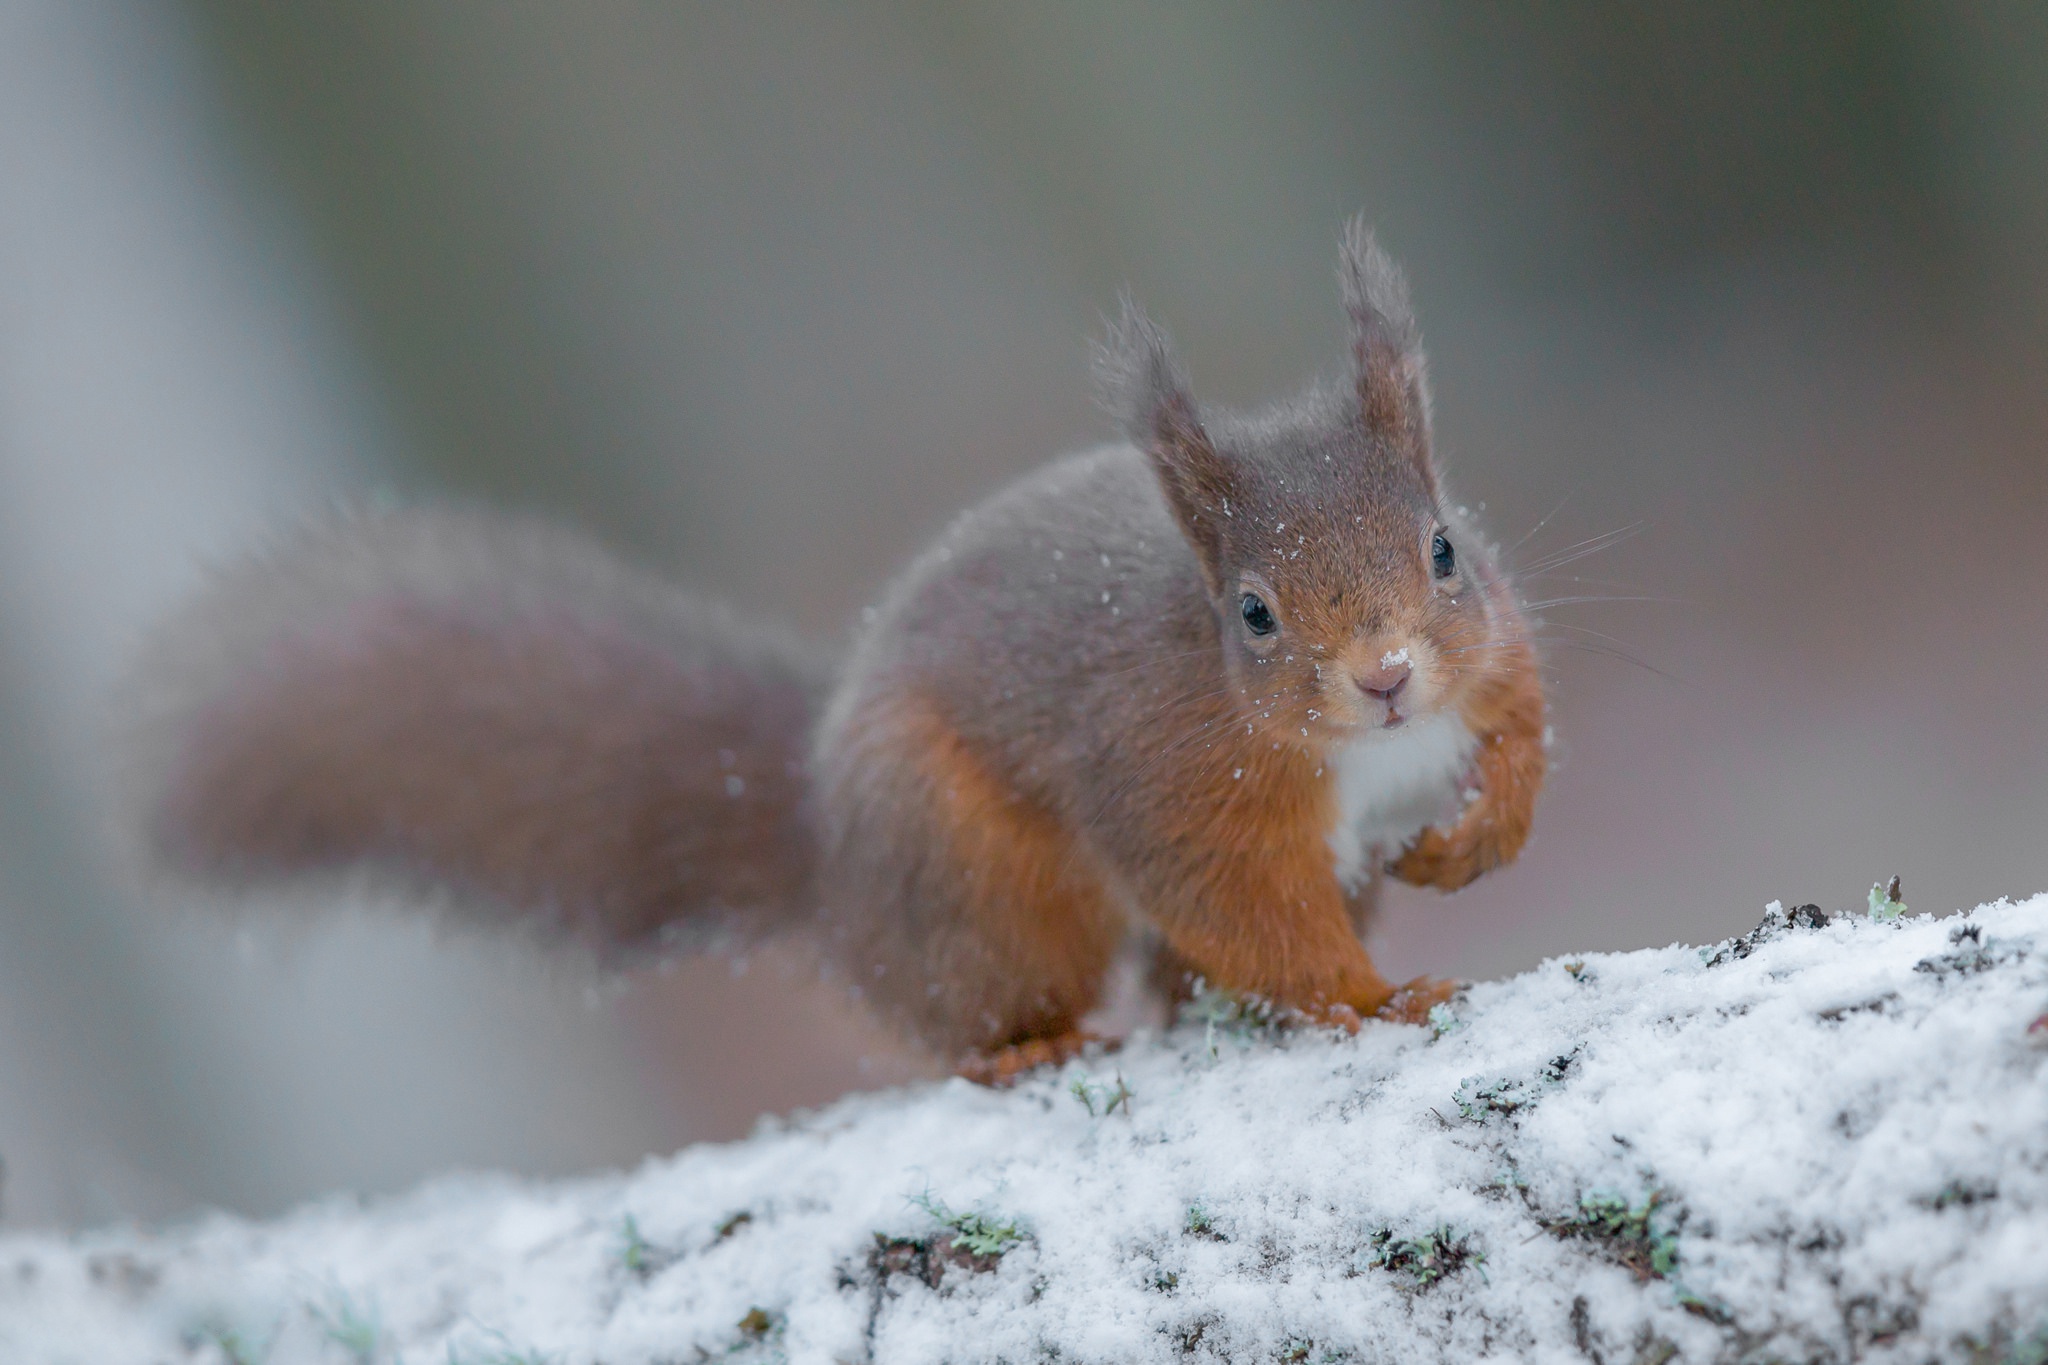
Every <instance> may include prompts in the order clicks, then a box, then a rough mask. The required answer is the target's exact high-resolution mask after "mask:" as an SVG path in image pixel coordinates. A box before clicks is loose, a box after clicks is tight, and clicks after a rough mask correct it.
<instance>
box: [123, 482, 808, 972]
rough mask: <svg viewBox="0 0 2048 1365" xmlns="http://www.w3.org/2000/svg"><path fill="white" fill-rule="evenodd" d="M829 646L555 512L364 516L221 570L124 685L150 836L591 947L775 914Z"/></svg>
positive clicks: (745, 924)
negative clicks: (536, 519)
mask: <svg viewBox="0 0 2048 1365" xmlns="http://www.w3.org/2000/svg"><path fill="white" fill-rule="evenodd" d="M825 682H826V673H825V669H824V668H823V667H822V666H821V665H820V664H819V663H817V662H816V661H814V660H812V659H811V658H809V657H808V656H807V655H806V654H805V653H804V651H802V650H801V649H800V648H799V647H797V646H796V645H795V643H794V642H792V641H790V640H787V639H784V638H782V637H780V636H778V635H775V634H773V633H771V632H767V631H762V630H757V629H753V628H750V627H746V626H743V625H741V624H740V623H739V622H738V621H737V620H735V619H734V618H733V616H732V615H731V613H729V612H727V611H726V610H724V609H722V608H720V607H717V606H715V605H712V604H708V603H705V602H702V601H699V600H696V599H693V598H691V597H689V596H688V595H687V594H684V593H683V592H681V591H679V590H678V589H676V588H673V587H671V586H669V585H667V584H664V583H662V582H660V581H658V580H655V579H653V578H650V577H647V576H644V575H641V574H639V573H636V572H633V571H631V570H629V569H627V568H625V567H624V566H622V565H620V564H619V563H618V562H616V561H615V560H613V559H612V558H611V557H610V556H609V555H607V554H605V553H604V552H603V551H601V550H599V549H597V548H595V547H593V546H591V545H589V544H587V543H586V542H584V541H583V540H581V539H579V538H577V537H576V536H573V535H570V534H567V533H565V532H563V531H560V530H558V529H553V528H550V527H547V526H543V525H539V524H536V523H531V522H526V521H519V520H510V519H506V518H500V517H493V516H488V515H483V514H477V513H468V512H423V511H400V512H381V513H357V514H352V515H348V516H344V517H339V518H334V519H330V520H328V521H326V522H324V523H321V524H318V525H316V526H313V527H309V528H305V529H302V530H301V531H300V532H298V533H297V534H296V535H293V536H290V537H287V538H285V539H282V540H281V541H280V542H279V543H278V544H277V545H275V546H274V547H273V548H271V549H270V550H268V551H267V552H264V553H261V554H258V555H255V556H253V557H251V558H249V559H247V560H245V561H243V562H241V563H239V564H236V565H233V566H231V567H229V568H228V569H226V570H225V571H223V572H221V573H219V574H217V575H216V576H215V578H214V581H213V582H212V583H211V585H210V586H209V587H208V588H207V589H206V590H205V591H204V592H202V593H201V594H200V595H199V596H198V597H197V598H196V600H194V601H193V602H192V603H191V604H190V605H189V606H188V607H187V608H186V609H185V610H184V611H183V612H182V613H180V614H179V615H177V616H176V617H174V618H173V619H172V620H170V621H169V622H167V623H166V625H165V626H164V627H163V628H162V629H161V631H160V633H159V634H158V635H157V637H156V638H155V640H154V641H153V643H152V645H151V647H150V648H149V649H148V650H147V651H146V653H145V655H144V658H143V661H142V663H141V666H140V667H139V668H138V670H137V673H136V677H135V681H134V684H133V687H132V698H131V703H130V706H129V708H128V709H129V711H130V712H131V713H132V729H131V733H130V738H131V740H132V743H131V744H130V746H129V757H130V760H131V763H130V768H131V774H130V777H131V795H132V798H133V815H134V821H135V825H136V827H137V833H139V835H140V836H141V840H142V843H143V845H144V847H145V848H146V850H147V854H148V858H149V861H150V862H151V863H152V864H153V865H154V866H155V867H156V868H157V869H159V870H161V871H165V872H169V873H171V874H174V875H176V876H179V877H182V878H191V879H197V880H200V881H204V882H209V883H215V884H225V885H230V886H242V887H254V886H257V885H260V884H263V883H267V882H272V881H276V880H280V879H288V878H298V877H304V876H308V875H314V876H318V875H321V874H328V875H333V874H347V873H354V872H367V873H370V874H371V875H372V876H376V877H382V878H384V879H386V880H396V881H397V882H398V883H399V884H400V885H401V886H402V887H405V888H407V889H413V890H417V889H422V888H426V889H436V890H445V891H447V892H449V893H451V897H450V898H451V899H452V901H453V903H454V904H455V905H456V906H458V907H461V908H462V909H463V910H464V911H465V912H468V913H473V914H479V915H483V916H486V917H490V918H494V919H497V920H500V921H501V922H508V923H526V924H530V925H532V926H534V927H536V928H538V929H540V930H542V931H543V932H545V933H549V934H553V935H556V936H562V937H568V938H572V939H575V940H578V941H581V942H583V943H585V944H587V945H589V946H590V947H592V948H594V949H596V950H597V951H599V952H600V953H601V954H603V955H605V956H607V957H617V956H619V955H622V954H623V955H630V954H631V953H633V952H634V950H636V949H647V948H654V947H658V946H659V945H661V944H662V943H664V942H665V941H667V940H669V939H672V938H675V937H677V936H679V935H683V936H687V937H692V938H694V937H697V936H698V935H699V934H707V933H708V934H716V933H719V932H737V933H739V934H741V935H744V936H747V937H753V936H756V935H758V934H760V933H764V932H769V931H772V930H773V929H774V928H775V927H776V926H777V924H778V923H779V922H780V921H781V920H782V919H784V918H786V917H787V916H789V915H790V914H792V913H793V912H795V911H797V910H798V909H800V908H801V902H802V899H803V897H804V895H805V893H806V890H807V888H808V885H809V882H810V877H811V874H812V867H813V863H814V860H815V852H814V849H813V836H812V833H811V829H810V821H809V818H808V814H807V809H806V807H807V802H806V788H807V781H806V778H805V772H804V768H805V759H806V747H807V743H808V740H809V735H810V729H811V720H812V716H813V714H814V712H815V710H816V707H817V705H818V703H819V701H820V699H821V697H822V693H823V689H824V686H825Z"/></svg>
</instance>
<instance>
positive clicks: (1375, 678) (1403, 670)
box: [1351, 661, 1415, 705]
mask: <svg viewBox="0 0 2048 1365" xmlns="http://www.w3.org/2000/svg"><path fill="white" fill-rule="evenodd" d="M1414 671H1415V670H1414V669H1412V668H1411V667H1409V665H1408V664H1407V663H1406V662H1405V661H1404V662H1402V663H1398V664H1381V665H1380V666H1379V667H1378V668H1366V669H1361V670H1359V671H1358V672H1356V673H1354V674H1352V675H1351V679H1352V681H1353V682H1355V683H1357V684H1358V690H1359V691H1361V692H1363V693H1365V695H1367V696H1368V697H1371V698H1373V699H1374V700H1375V701H1383V702H1386V703H1387V704H1388V705H1392V704H1393V701H1394V698H1396V697H1398V696H1400V695H1401V690H1402V689H1403V688H1405V687H1406V686H1408V675H1409V674H1411V673H1413V672H1414Z"/></svg>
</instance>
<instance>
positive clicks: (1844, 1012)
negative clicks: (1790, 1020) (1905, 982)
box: [1816, 991, 1899, 1024]
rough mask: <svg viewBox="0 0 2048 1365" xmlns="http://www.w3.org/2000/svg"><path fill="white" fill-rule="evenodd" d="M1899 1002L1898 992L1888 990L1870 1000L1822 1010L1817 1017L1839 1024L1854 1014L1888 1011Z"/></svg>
mask: <svg viewBox="0 0 2048 1365" xmlns="http://www.w3.org/2000/svg"><path fill="white" fill-rule="evenodd" d="M1898 1003H1899V996H1898V992H1896V991H1886V992H1885V993H1884V994H1883V995H1879V996H1873V997H1871V998H1870V999H1868V1000H1858V1001H1857V1002H1856V1003H1854V1004H1853V1005H1837V1006H1835V1007H1834V1008H1833V1009H1825V1010H1822V1011H1821V1012H1820V1013H1819V1015H1817V1016H1816V1017H1817V1018H1820V1019H1825V1020H1827V1021H1828V1022H1829V1023H1830V1024H1839V1023H1841V1022H1842V1021H1843V1020H1844V1019H1847V1018H1848V1017H1849V1016H1850V1015H1852V1014H1884V1013H1887V1012H1888V1011H1889V1010H1890V1009H1891V1008H1892V1006H1894V1005H1896V1004H1898Z"/></svg>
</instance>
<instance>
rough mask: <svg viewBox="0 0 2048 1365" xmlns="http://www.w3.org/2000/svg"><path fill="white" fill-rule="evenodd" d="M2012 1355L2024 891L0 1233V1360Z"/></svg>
mask: <svg viewBox="0 0 2048 1365" xmlns="http://www.w3.org/2000/svg"><path fill="white" fill-rule="evenodd" d="M727 1358H730V1359H732V1360H735V1361H740V1360H754V1359H759V1360H776V1359H789V1360H796V1361H868V1360H876V1361H891V1362H894V1361H939V1360H947V1361H994V1360H1004V1361H1014V1362H1024V1361H1038V1360H1054V1359H1057V1360H1065V1361H1154V1360H1157V1361H1179V1360H1189V1359H1193V1360H1232V1361H1280V1362H1292V1361H1303V1362H1306V1361H1339V1360H1341V1361H1353V1360H1355V1361H1387V1362H1404V1363H1406V1362H1418V1361H1436V1360H1447V1361H1476V1360H1515V1361H1559V1362H1564V1361H1570V1362H1596V1363H1599V1365H1641V1363H1642V1362H1664V1361H1688V1362H1691V1361H1850V1360H1872V1361H1899V1362H1916V1365H1917V1362H1923V1361H1935V1360H1939V1361H1968V1362H1982V1363H1985V1365H1989V1363H1990V1362H2014V1363H2015V1365H2017V1363H2019V1362H2040V1361H2042V1360H2044V1359H2048V896H2044V897H2037V898H2036V899H2034V900H2031V901H2028V902H2026V903H2024V904H2020V905H2013V904H2006V903H2001V904H1997V905H1990V906H1985V907H1983V908H1981V909H1979V910H1977V911H1975V912H1973V913H1970V914H1967V915H1958V916H1952V917H1949V918H1946V919H1934V918H1930V917H1926V916H1917V917H1916V916H1907V917H1904V918H1902V919H1898V920H1894V921H1890V922H1886V921H1885V920H1883V919H1881V918H1873V917H1871V916H1870V915H1868V914H1866V913H1865V912H1864V911H1862V910H1861V909H1859V910H1857V911H1856V912H1855V913H1853V914H1836V915H1834V916H1831V917H1830V916H1826V915H1823V914H1822V913H1821V912H1818V911H1815V910H1813V909H1811V908H1808V907H1801V908H1799V909H1797V910H1794V911H1791V912H1786V911H1783V910H1780V909H1778V908H1776V907H1773V908H1772V910H1771V912H1770V914H1769V915H1768V916H1767V917H1766V919H1765V921H1764V923H1763V925H1761V926H1760V927H1759V929H1758V930H1757V932H1755V933H1754V934H1751V935H1748V936H1745V937H1744V938H1741V939H1737V940H1733V941H1731V942H1728V943H1724V944H1721V945H1718V946H1717V947H1714V948H1709V949H1704V950H1701V949H1693V948H1683V947H1672V948H1666V949H1662V950H1656V951H1644V952H1633V953H1617V954H1605V955H1598V954H1589V955H1587V956H1585V957H1583V958H1557V959H1554V960H1552V961H1550V962H1547V963H1545V964H1544V965H1543V966H1541V967H1539V968H1537V969H1536V970H1534V971H1531V972H1528V973H1526V974H1524V975H1522V976H1518V977H1515V978H1513V979H1511V980H1507V981H1501V982H1495V983H1489V984H1485V985H1480V986H1477V987H1475V988H1474V989H1473V990H1472V991H1471V993H1470V996H1469V998H1467V999H1465V1000H1463V1001H1462V1002H1460V1003H1459V1004H1458V1005H1457V1006H1456V1007H1455V1008H1454V1009H1453V1010H1450V1011H1446V1012H1440V1013H1439V1016H1438V1020H1437V1027H1436V1028H1434V1029H1426V1028H1425V1029H1418V1028H1403V1027H1395V1026H1391V1025H1378V1024H1372V1025H1368V1026H1367V1027H1366V1028H1365V1029H1364V1030H1363V1031H1362V1032H1361V1033H1359V1034H1358V1035H1357V1036H1356V1037H1344V1036H1339V1035H1333V1034H1328V1033H1320V1032H1304V1031H1294V1032H1287V1031H1282V1030H1275V1029H1271V1028H1268V1027H1266V1026H1264V1025H1263V1024H1261V1023H1260V1022H1259V1021H1257V1020H1256V1019H1253V1018H1247V1017H1246V1016H1245V1015H1244V1014H1243V1013H1242V1012H1240V1011H1237V1010H1234V1009H1231V1008H1227V1007H1223V1006H1220V1005H1214V1004H1211V1005H1210V1006H1209V1007H1208V1008H1207V1014H1206V1017H1195V1018H1191V1019H1189V1020H1188V1021H1186V1022H1184V1023H1183V1024H1181V1025H1180V1026H1179V1027H1177V1028H1175V1029H1174V1030H1172V1031H1170V1032H1168V1033H1167V1034H1165V1035H1164V1036H1161V1037H1156V1038H1150V1039H1139V1040H1137V1041H1135V1042H1134V1043H1133V1044H1132V1045H1130V1046H1128V1047H1127V1048H1125V1049H1124V1051H1122V1052H1121V1053H1119V1054H1115V1055H1105V1056H1100V1057H1094V1058H1090V1059H1088V1060H1086V1061H1083V1062H1077V1063H1075V1064H1073V1065H1071V1066H1069V1067H1067V1068H1066V1069H1065V1070H1064V1071H1062V1072H1060V1073H1058V1074H1057V1075H1053V1074H1046V1075H1042V1076H1039V1077H1036V1078H1034V1079H1032V1080H1030V1081H1028V1082H1027V1083H1026V1084H1024V1085H1022V1086H1020V1087H1019V1088H1017V1089H1015V1090H1012V1091H1008V1092H992V1091H988V1090H982V1089H977V1088H975V1087H972V1086H970V1085H967V1084H966V1083H964V1082H959V1081H953V1082H948V1083H945V1084H937V1085H928V1086H921V1087H917V1088H913V1089H910V1090H906V1091H900V1092H894V1093H887V1094H876V1095H866V1096H861V1097H858V1098H854V1099H850V1100H846V1101H844V1102H841V1103H838V1104H835V1105H833V1106H831V1107H829V1108H827V1109H825V1110H822V1111H820V1112H818V1113H815V1114H811V1115H808V1116H805V1117H803V1118H800V1119H797V1120H795V1121H792V1122H788V1123H782V1124H774V1125H770V1126H767V1127H765V1128H764V1129H763V1130H762V1131H761V1132H759V1133H758V1134H756V1135H755V1136H754V1137H752V1138H750V1139H748V1140H747V1141H744V1142H738V1143H733V1144H730V1145H726V1146H706V1147H696V1148H692V1149H690V1150H687V1151H684V1152H682V1153H680V1154H678V1155H676V1156H674V1157H672V1158H669V1159H666V1160H660V1161H655V1162H651V1163H649V1164H648V1165H647V1166H645V1167H644V1168H643V1169H641V1170H639V1171H637V1172H635V1173H633V1174H630V1175H622V1176H606V1177H602V1178H594V1179H587V1180H579V1181H572V1182H567V1183H558V1184H546V1185H533V1184H520V1183H515V1182H513V1181H510V1180H505V1179H493V1178H469V1177H464V1178H455V1179H447V1180H442V1181H439V1182H437V1183H434V1184H431V1185H429V1186H427V1187H426V1188H423V1189H421V1190H418V1191H416V1192H414V1193H412V1194H409V1195H406V1196H404V1197H402V1198H397V1199H391V1200H385V1201H378V1202H374V1203H370V1204H367V1205H366V1204H362V1203H358V1202H354V1201H342V1200H336V1201H333V1202H329V1203H325V1204H320V1205H316V1206H314V1207H310V1208H306V1209H303V1210H301V1211H300V1212H298V1213H296V1214H294V1215H292V1216H290V1217H288V1218H285V1219H283V1220H281V1221H277V1222H272V1223H261V1224H253V1223H248V1222H243V1221H238V1220H235V1219H231V1218H226V1217H215V1218H210V1219H206V1220H203V1221H201V1222H198V1223H195V1224H192V1225H189V1226H183V1227H178V1228H172V1229H164V1230H155V1231H143V1230H137V1231H118V1232H102V1233H92V1234H86V1235H80V1236H76V1237H69V1238H65V1237H51V1236H24V1235H15V1236H11V1237H7V1238H0V1359H4V1360H6V1361H9V1362H41V1361H80V1362H94V1365H113V1363H115V1362H136V1363H137V1365H145V1363H147V1362H177V1361H207V1362H212V1361H221V1360H225V1361H234V1362H256V1361H265V1362H271V1363H272V1365H292V1363H293V1362H305V1361H324V1362H347V1361H356V1362H370V1361H377V1362H386V1361H391V1362H395V1361H400V1360H403V1361H406V1362H410V1363H411V1365H428V1363H429V1362H431V1363H432V1365H441V1362H446V1361H455V1362H476V1363H478V1365H481V1362H486V1361H490V1362H500V1363H501V1365H503V1363H505V1362H512V1361H520V1362H526V1361H542V1360H547V1361H559V1362H564V1363H565V1365H566V1363H568V1362H579V1363H580V1362H596V1361H603V1362H608V1363H609V1365H633V1363H634V1362H656V1361H664V1362H682V1361H699V1360H708V1359H727Z"/></svg>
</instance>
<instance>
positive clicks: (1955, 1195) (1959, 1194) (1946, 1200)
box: [1913, 1179, 1998, 1213]
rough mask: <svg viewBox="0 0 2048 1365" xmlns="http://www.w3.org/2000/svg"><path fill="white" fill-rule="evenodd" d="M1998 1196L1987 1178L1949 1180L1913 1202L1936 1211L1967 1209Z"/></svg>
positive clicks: (1996, 1190) (1994, 1185)
mask: <svg viewBox="0 0 2048 1365" xmlns="http://www.w3.org/2000/svg"><path fill="white" fill-rule="evenodd" d="M1996 1198H1998V1186H1997V1185H1996V1184H1995V1183H1993V1182H1992V1181H1989V1180H1963V1179H1956V1180H1951V1181H1949V1182H1948V1183H1947V1184H1946V1185H1943V1186H1942V1187H1941V1188H1940V1189H1939V1190H1936V1191H1935V1192H1934V1193H1933V1194H1930V1195H1923V1196H1922V1197H1920V1198H1919V1199H1916V1200H1914V1201H1913V1202H1914V1203H1916V1204H1919V1205H1920V1206H1921V1207H1922V1208H1928V1209H1933V1210H1935V1211H1936V1212H1937V1213H1938V1212H1940V1211H1941V1210H1943V1209H1967V1208H1970V1207H1972V1206H1974V1205H1977V1204H1987V1203H1989V1202H1990V1201H1992V1200H1994V1199H1996Z"/></svg>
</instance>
